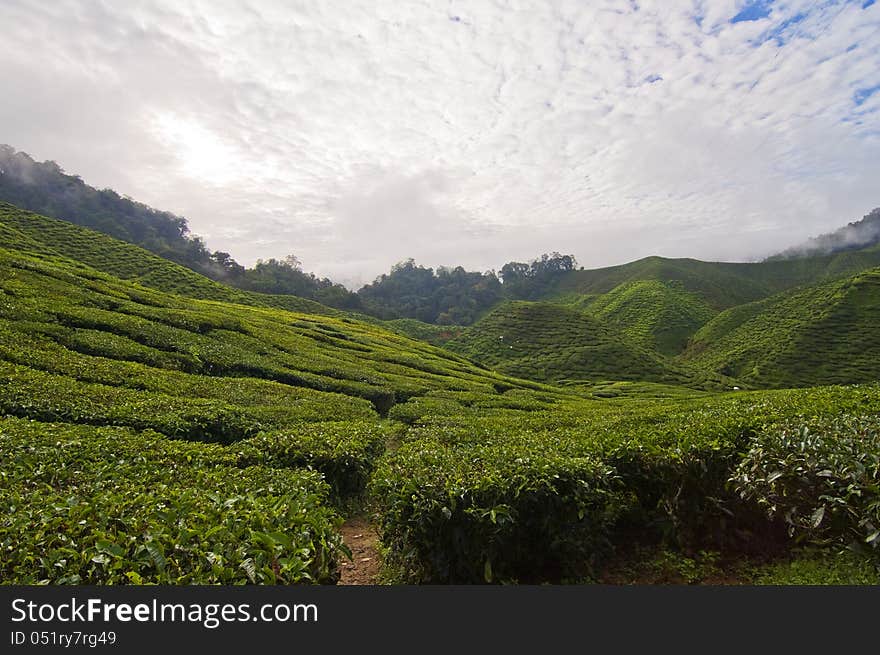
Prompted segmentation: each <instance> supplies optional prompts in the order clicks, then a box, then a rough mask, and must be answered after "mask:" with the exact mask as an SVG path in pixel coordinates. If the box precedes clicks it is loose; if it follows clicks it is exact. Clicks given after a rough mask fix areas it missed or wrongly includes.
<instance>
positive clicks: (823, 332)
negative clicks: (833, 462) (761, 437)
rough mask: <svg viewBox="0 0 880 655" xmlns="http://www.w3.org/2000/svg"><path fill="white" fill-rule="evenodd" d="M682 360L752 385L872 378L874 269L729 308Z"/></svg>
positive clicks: (877, 345) (878, 366) (878, 287)
mask: <svg viewBox="0 0 880 655" xmlns="http://www.w3.org/2000/svg"><path fill="white" fill-rule="evenodd" d="M683 359H685V360H687V361H689V362H691V363H693V364H695V365H698V366H701V367H703V368H705V369H706V370H711V371H714V372H717V373H720V374H724V375H729V376H732V377H734V378H737V379H739V380H742V381H743V382H745V383H747V384H751V385H755V386H764V387H768V386H769V387H782V386H806V385H812V384H836V383H854V382H866V381H873V380H877V379H878V378H880V269H872V270H870V271H867V272H865V273H861V274H859V275H856V276H853V277H849V278H845V279H842V280H837V281H834V282H828V283H826V284H822V285H818V286H815V287H807V288H805V289H801V290H797V291H790V292H785V293H782V294H779V295H776V296H773V297H771V298H768V299H766V300H761V301H758V302H754V303H749V304H746V305H742V306H739V307H734V308H732V309H729V310H727V311H724V312H722V313H721V314H719V315H718V316H717V317H715V318H714V319H712V320H711V321H710V322H709V323H708V324H706V325H705V326H704V327H703V328H702V329H701V330H699V331H698V332H697V333H696V334H695V336H694V337H693V341H692V343H691V345H690V346H689V348H688V350H687V351H686V352H685V353H684V355H683Z"/></svg>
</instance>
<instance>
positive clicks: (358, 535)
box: [339, 516, 380, 585]
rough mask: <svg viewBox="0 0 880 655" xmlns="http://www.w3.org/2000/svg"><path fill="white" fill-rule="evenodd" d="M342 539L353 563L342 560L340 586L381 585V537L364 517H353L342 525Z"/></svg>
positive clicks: (344, 558)
mask: <svg viewBox="0 0 880 655" xmlns="http://www.w3.org/2000/svg"><path fill="white" fill-rule="evenodd" d="M341 532H342V539H343V541H345V545H346V546H348V547H349V548H350V549H351V556H352V561H349V560H348V559H347V558H346V557H343V558H342V561H341V563H340V568H341V569H342V571H341V573H342V575H341V577H340V579H339V584H341V585H371V584H379V565H380V559H379V537H378V535H377V534H376V530H375V529H374V528H373V526H372V525H370V522H369V521H368V520H367V519H366V518H365V517H363V516H352V517H349V518H348V519H346V521H345V523H343V524H342V529H341Z"/></svg>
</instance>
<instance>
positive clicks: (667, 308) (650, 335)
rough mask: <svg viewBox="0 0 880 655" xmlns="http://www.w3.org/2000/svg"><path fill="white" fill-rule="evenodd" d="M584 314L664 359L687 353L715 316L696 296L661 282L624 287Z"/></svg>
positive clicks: (593, 302) (600, 298)
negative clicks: (700, 329)
mask: <svg viewBox="0 0 880 655" xmlns="http://www.w3.org/2000/svg"><path fill="white" fill-rule="evenodd" d="M584 311H585V312H586V313H587V314H589V315H590V316H593V317H595V318H598V319H600V320H602V321H604V322H605V323H606V324H608V325H610V326H613V327H614V328H616V329H619V330H620V331H621V332H622V333H623V334H625V335H626V336H628V337H629V338H630V339H631V340H632V341H633V342H634V343H636V344H638V345H640V346H642V347H644V348H648V349H651V350H656V351H658V352H660V353H663V354H664V355H677V354H678V353H680V352H681V351H682V350H684V347H685V346H686V345H687V342H688V339H689V338H690V337H691V335H693V334H694V332H696V331H697V330H698V329H699V328H700V327H701V326H702V325H704V324H705V323H706V322H707V321H708V320H709V319H711V318H712V317H713V316H714V315H715V311H714V310H713V309H712V308H711V307H709V305H708V304H707V303H706V302H705V301H704V300H703V299H702V298H700V297H699V296H698V295H696V294H695V293H691V292H688V291H685V290H684V289H682V288H681V285H680V284H678V283H675V282H663V281H660V280H640V281H637V282H626V283H624V284H621V285H620V286H618V287H616V288H614V289H612V290H611V291H609V292H608V293H605V294H602V295H600V296H595V297H593V298H592V299H591V300H590V301H587V302H586V303H585V306H584Z"/></svg>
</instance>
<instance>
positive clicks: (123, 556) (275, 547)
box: [0, 419, 343, 584]
mask: <svg viewBox="0 0 880 655" xmlns="http://www.w3.org/2000/svg"><path fill="white" fill-rule="evenodd" d="M0 459H2V461H3V471H2V479H3V488H4V493H3V495H2V500H0V503H2V512H0V549H2V552H3V557H2V558H0V577H2V579H3V582H4V583H7V584H8V583H18V584H40V583H53V584H124V583H135V584H143V583H161V584H192V583H200V584H211V583H221V584H245V583H259V584H267V583H268V584H274V583H282V584H290V583H308V582H313V583H332V582H335V581H336V579H337V577H338V571H337V560H338V557H339V556H340V554H341V553H342V552H343V551H342V548H343V546H342V542H341V540H340V537H339V535H338V534H337V533H336V529H335V528H336V526H337V524H338V520H337V518H336V515H335V513H334V512H333V511H332V510H331V509H329V508H328V507H326V506H325V505H324V500H325V498H326V494H327V489H326V485H324V483H323V482H321V479H320V476H319V475H318V474H317V473H310V472H306V471H296V472H294V471H275V470H272V469H266V468H257V467H252V468H247V469H242V468H238V467H237V466H236V464H235V458H234V457H231V456H230V455H229V454H226V453H225V452H224V451H223V450H222V449H220V448H219V447H209V446H205V445H202V444H189V443H185V442H179V441H169V440H167V439H165V438H163V437H161V436H160V435H158V434H155V433H150V432H142V433H136V432H132V431H129V430H125V429H122V428H97V429H96V428H83V427H76V426H70V425H58V424H46V423H36V422H32V421H23V420H19V419H5V420H0Z"/></svg>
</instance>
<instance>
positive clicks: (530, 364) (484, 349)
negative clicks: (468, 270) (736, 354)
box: [446, 301, 707, 385]
mask: <svg viewBox="0 0 880 655" xmlns="http://www.w3.org/2000/svg"><path fill="white" fill-rule="evenodd" d="M446 347H447V348H448V349H450V350H452V351H454V352H457V353H460V354H462V355H465V356H467V357H470V358H472V359H474V360H475V361H478V362H480V363H482V364H485V365H487V366H490V367H492V368H493V369H494V370H496V371H499V372H503V373H506V374H508V375H514V376H520V377H527V378H530V379H535V380H542V381H552V382H560V381H567V382H576V381H584V380H587V381H593V380H646V381H653V382H666V383H672V384H683V385H687V384H697V385H701V384H705V383H706V382H707V379H706V376H700V375H695V374H693V373H691V372H690V371H688V370H687V369H686V368H685V367H683V366H679V365H677V364H675V363H674V362H673V361H671V360H669V359H667V358H666V357H664V356H663V355H661V354H659V353H657V352H655V351H653V350H650V349H648V348H645V347H644V346H642V345H640V344H638V343H637V342H636V341H635V340H634V339H632V338H630V337H628V336H627V335H625V334H622V332H621V330H620V329H619V328H617V327H612V326H610V325H608V324H606V323H604V322H602V321H600V320H598V319H596V318H593V317H592V316H589V315H588V314H587V313H585V312H580V311H577V310H576V309H571V308H568V307H564V306H562V305H558V304H554V303H546V302H545V303H536V302H535V303H533V302H525V301H517V302H509V303H505V304H503V305H501V306H499V307H496V308H495V309H494V310H492V311H491V312H489V314H487V315H486V316H485V317H484V318H483V319H482V320H480V321H478V322H477V323H476V324H475V325H474V326H472V327H470V328H467V329H466V330H465V331H464V332H463V333H462V334H461V336H459V337H457V338H455V339H452V340H451V341H448V342H447V343H446Z"/></svg>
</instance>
